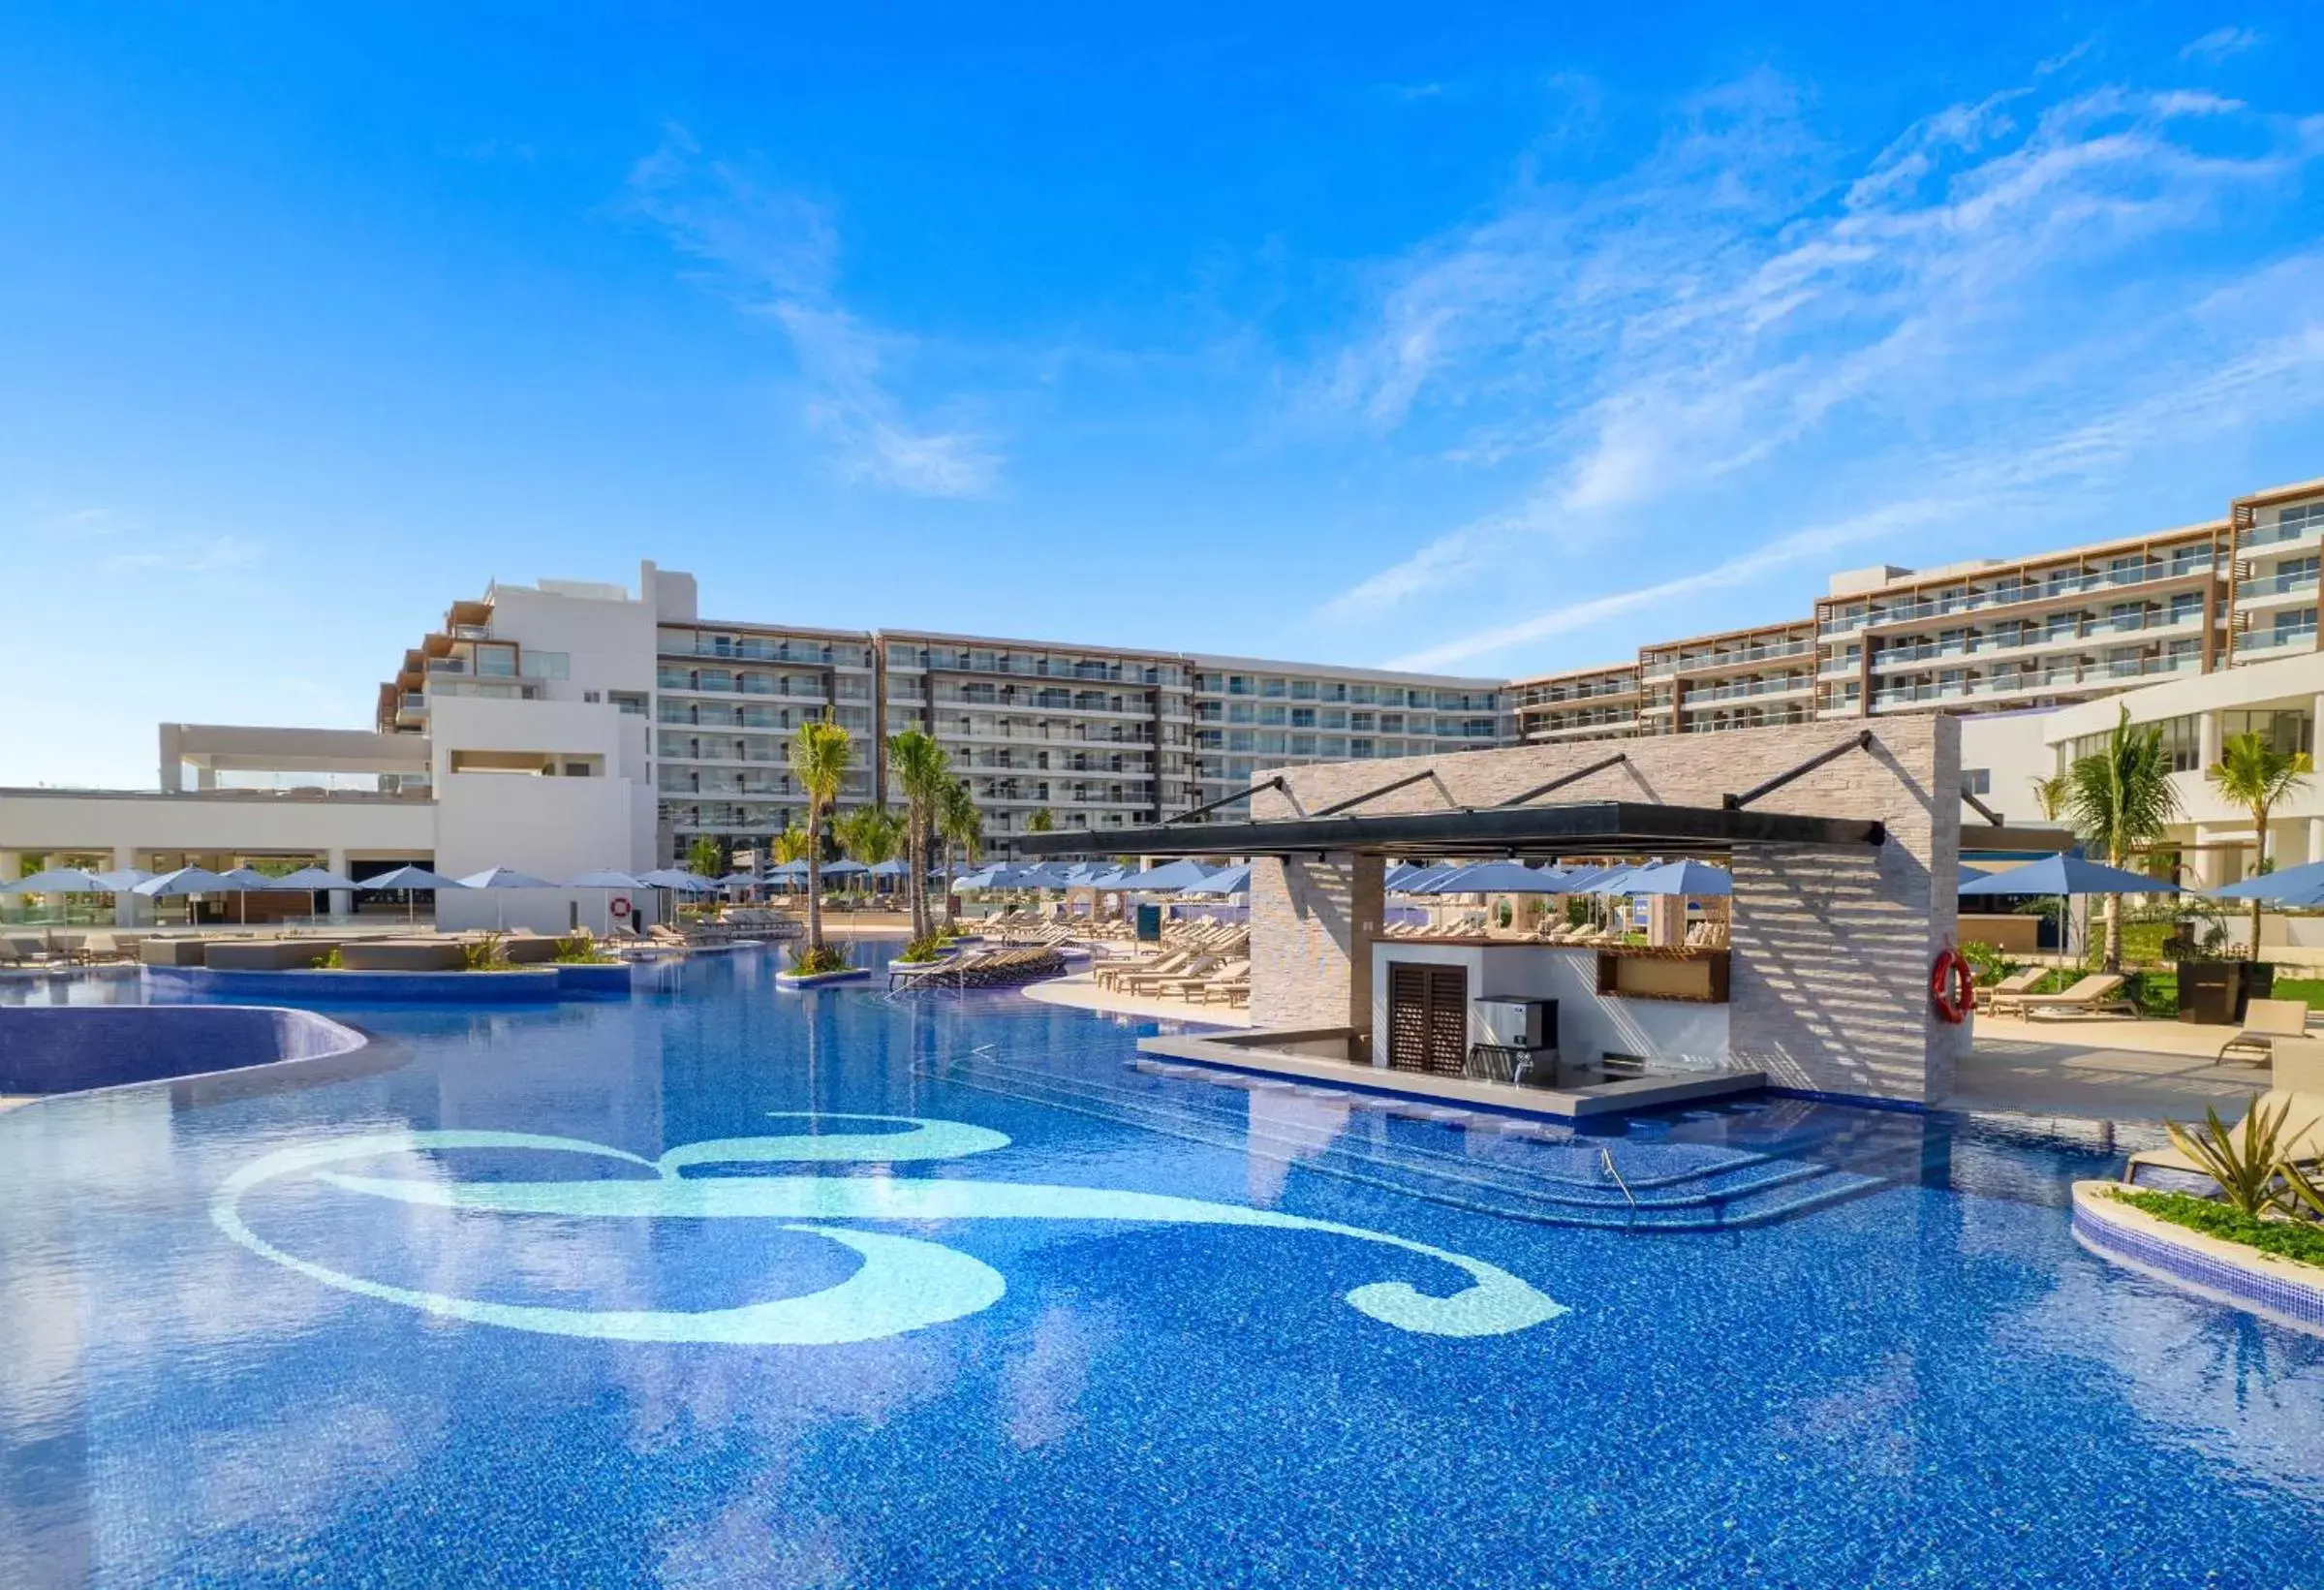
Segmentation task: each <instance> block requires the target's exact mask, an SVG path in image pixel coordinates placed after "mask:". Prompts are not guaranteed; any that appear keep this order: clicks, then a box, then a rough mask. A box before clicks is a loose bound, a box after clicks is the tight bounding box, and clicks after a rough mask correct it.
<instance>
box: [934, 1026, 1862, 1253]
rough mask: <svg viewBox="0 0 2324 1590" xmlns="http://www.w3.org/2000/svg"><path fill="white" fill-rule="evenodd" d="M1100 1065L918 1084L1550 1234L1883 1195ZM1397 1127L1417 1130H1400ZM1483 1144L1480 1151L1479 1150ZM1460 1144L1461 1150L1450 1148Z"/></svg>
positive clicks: (1253, 1086)
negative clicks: (1301, 1124) (957, 1088)
mask: <svg viewBox="0 0 2324 1590" xmlns="http://www.w3.org/2000/svg"><path fill="white" fill-rule="evenodd" d="M1105 1064H1106V1063H1105V1062H1101V1061H1097V1060H1094V1059H1093V1060H1081V1059H1078V1058H1073V1057H1059V1056H1057V1055H1055V1054H1054V1053H1052V1052H1049V1051H1041V1052H1040V1053H1038V1054H1028V1055H1019V1056H1011V1055H1004V1054H992V1053H986V1054H980V1055H977V1056H975V1057H970V1058H964V1059H955V1060H949V1061H944V1062H940V1063H935V1064H928V1065H923V1067H922V1068H921V1072H922V1075H923V1076H927V1077H929V1078H930V1079H932V1080H939V1081H949V1082H955V1083H958V1084H960V1085H962V1086H966V1087H972V1088H976V1089H978V1090H980V1091H987V1092H994V1093H999V1094H1003V1095H1006V1096H1008V1097H1011V1098H1016V1099H1020V1100H1023V1101H1025V1102H1027V1103H1032V1104H1038V1105H1042V1106H1046V1107H1052V1108H1058V1109H1065V1110H1069V1111H1071V1112H1074V1113H1079V1114H1086V1115H1092V1116H1096V1117H1099V1118H1101V1119H1106V1120H1111V1121H1115V1122H1117V1123H1119V1124H1122V1125H1128V1126H1132V1127H1136V1128H1140V1129H1142V1130H1146V1131H1153V1132H1159V1133H1162V1134H1163V1135H1166V1136H1170V1137H1175V1138H1181V1139H1184V1140H1191V1141H1196V1142H1201V1143H1205V1144H1207V1145H1210V1146H1215V1147H1219V1148H1224V1149H1227V1150H1230V1151H1234V1152H1239V1153H1248V1154H1257V1155H1260V1156H1262V1157H1266V1158H1270V1159H1275V1160H1278V1161H1281V1162H1284V1163H1286V1164H1289V1165H1291V1166H1294V1167H1297V1168H1302V1169H1311V1170H1316V1171H1317V1172H1320V1173H1323V1174H1327V1175H1333V1176H1337V1177H1340V1178H1342V1179H1348V1180H1355V1181H1361V1182H1365V1183H1369V1184H1372V1185H1377V1186H1384V1187H1388V1188H1391V1189H1393V1190H1395V1191H1399V1192H1404V1193H1408V1194H1410V1195H1412V1196H1416V1197H1422V1198H1428V1199H1431V1200H1435V1201H1439V1202H1446V1203H1453V1204H1457V1205H1459V1206H1462V1207H1468V1208H1474V1209H1478V1210H1480V1211H1482V1212H1486V1213H1491V1214H1499V1215H1504V1216H1508V1217H1511V1218H1516V1219H1524V1220H1532V1221H1536V1222H1545V1223H1550V1224H1564V1225H1585V1226H1595V1227H1605V1228H1611V1229H1652V1230H1660V1231H1718V1230H1731V1229H1734V1228H1736V1227H1738V1226H1744V1225H1753V1224H1762V1223H1765V1222H1766V1221H1769V1220H1775V1219H1782V1218H1788V1217H1790V1216H1792V1215H1795V1214H1799V1213H1802V1212H1804V1211H1805V1210H1807V1209H1810V1208H1814V1207H1821V1206H1823V1205H1824V1204H1827V1203H1830V1202H1832V1201H1835V1200H1839V1199H1842V1198H1850V1197H1857V1196H1861V1195H1862V1194H1863V1193H1865V1192H1868V1191H1873V1190H1876V1189H1877V1188H1878V1187H1880V1186H1882V1185H1885V1184H1886V1183H1885V1182H1884V1181H1882V1180H1881V1179H1880V1178H1879V1177H1877V1176H1873V1175H1867V1174H1864V1173H1863V1172H1861V1171H1860V1170H1857V1169H1854V1168H1852V1167H1843V1166H1840V1165H1835V1164H1828V1163H1818V1162H1817V1161H1815V1160H1813V1159H1800V1158H1791V1157H1785V1156H1782V1155H1776V1154H1769V1153H1765V1152H1761V1151H1759V1150H1757V1149H1756V1148H1755V1147H1754V1148H1739V1147H1736V1148H1726V1149H1725V1150H1724V1151H1723V1152H1722V1151H1721V1145H1719V1144H1689V1143H1687V1142H1685V1141H1683V1140H1682V1141H1680V1142H1678V1143H1676V1144H1675V1145H1673V1146H1675V1147H1676V1148H1679V1149H1688V1148H1694V1149H1697V1150H1699V1151H1702V1152H1705V1153H1708V1154H1711V1155H1713V1156H1715V1157H1714V1158H1712V1159H1709V1160H1708V1161H1705V1162H1701V1163H1695V1164H1690V1165H1689V1164H1680V1165H1677V1166H1672V1165H1668V1164H1664V1165H1659V1166H1658V1165H1657V1164H1656V1163H1655V1160H1656V1159H1663V1160H1667V1159H1669V1158H1671V1157H1672V1156H1670V1155H1667V1154H1665V1155H1652V1154H1651V1151H1650V1153H1649V1154H1641V1153H1640V1152H1639V1149H1640V1148H1641V1147H1643V1146H1644V1145H1643V1144H1641V1143H1628V1144H1626V1142H1625V1141H1624V1139H1623V1138H1600V1137H1591V1136H1577V1135H1575V1134H1573V1133H1572V1132H1571V1131H1570V1130H1569V1129H1565V1128H1562V1127H1558V1126H1555V1125H1544V1126H1541V1127H1537V1128H1536V1127H1533V1126H1532V1125H1531V1123H1526V1122H1521V1121H1510V1120H1509V1119H1508V1118H1505V1117H1494V1116H1491V1115H1487V1114H1479V1113H1472V1112H1471V1111H1467V1110H1460V1109H1446V1108H1441V1107H1433V1106H1426V1105H1411V1104H1408V1103H1407V1102H1405V1101H1392V1100H1384V1099H1381V1098H1379V1096H1375V1095H1366V1094H1358V1093H1352V1092H1342V1091H1339V1090H1334V1089H1328V1088H1322V1087H1315V1086H1309V1085H1304V1084H1299V1085H1294V1084H1288V1083H1285V1082H1282V1081H1281V1080H1280V1079H1276V1078H1256V1077H1237V1076H1235V1075H1234V1074H1228V1073H1209V1074H1206V1075H1199V1076H1184V1075H1179V1074H1178V1073H1179V1072H1180V1070H1181V1068H1175V1067H1166V1068H1161V1069H1153V1068H1152V1067H1151V1064H1150V1063H1148V1062H1134V1063H1132V1064H1133V1066H1134V1067H1135V1068H1136V1069H1135V1070H1134V1071H1131V1070H1121V1071H1116V1072H1115V1073H1114V1074H1113V1076H1108V1075H1107V1071H1106V1070H1105V1069H1103V1068H1104V1067H1105ZM1197 1070H1199V1068H1197ZM1131 1077H1134V1080H1131V1079H1130V1078H1131ZM1273 1092H1281V1093H1284V1094H1286V1095H1288V1096H1291V1097H1304V1098H1312V1099H1315V1100H1317V1102H1329V1103H1332V1104H1339V1105H1344V1106H1345V1107H1347V1108H1348V1110H1349V1111H1350V1114H1349V1119H1350V1121H1351V1122H1352V1121H1355V1120H1357V1119H1360V1114H1359V1112H1361V1113H1368V1114H1374V1115H1379V1116H1380V1117H1382V1118H1383V1119H1382V1122H1381V1125H1382V1126H1383V1127H1384V1128H1385V1131H1384V1132H1383V1133H1381V1134H1379V1135H1378V1136H1373V1135H1363V1134H1360V1133H1354V1132H1349V1131H1347V1130H1338V1131H1335V1132H1334V1133H1333V1135H1332V1136H1331V1137H1330V1138H1328V1139H1326V1140H1323V1141H1318V1139H1317V1137H1316V1136H1315V1135H1314V1134H1312V1133H1310V1132H1304V1131H1301V1130H1299V1129H1298V1128H1297V1126H1296V1125H1295V1124H1293V1123H1285V1124H1284V1126H1283V1127H1282V1128H1280V1129H1277V1128H1274V1127H1271V1126H1270V1124H1269V1123H1268V1122H1267V1121H1266V1119H1265V1116H1264V1112H1263V1110H1262V1111H1260V1112H1258V1113H1257V1114H1256V1115H1255V1112H1254V1110H1253V1108H1252V1102H1251V1100H1250V1099H1249V1097H1248V1095H1249V1094H1251V1093H1273ZM1399 1121H1404V1122H1409V1123H1410V1124H1409V1125H1403V1126H1401V1127H1400V1126H1399V1125H1398V1124H1397V1123H1398V1122H1399ZM1446 1128H1449V1129H1453V1132H1457V1134H1458V1135H1457V1136H1454V1135H1453V1134H1452V1132H1448V1133H1446V1135H1445V1139H1444V1140H1445V1143H1446V1144H1447V1146H1437V1145H1435V1144H1432V1143H1431V1142H1430V1141H1429V1139H1430V1138H1433V1137H1435V1136H1436V1135H1437V1131H1438V1130H1441V1129H1446ZM1480 1138H1483V1139H1485V1141H1484V1142H1483V1143H1479V1141H1478V1139H1480ZM1383 1139H1384V1140H1383ZM1454 1143H1458V1144H1460V1145H1461V1146H1460V1147H1459V1148H1458V1149H1455V1148H1453V1147H1451V1146H1449V1145H1450V1144H1454ZM1657 1146H1660V1145H1657ZM1480 1149H1481V1150H1482V1151H1481V1152H1480V1151H1479V1150H1480ZM1608 1156H1611V1157H1612V1159H1613V1163H1614V1166H1615V1168H1616V1169H1617V1170H1620V1171H1621V1180H1620V1181H1619V1182H1618V1181H1617V1180H1616V1179H1615V1177H1614V1176H1613V1175H1611V1174H1608V1173H1607V1171H1606V1169H1605V1166H1606V1159H1607V1157H1608ZM1682 1157H1683V1156H1682ZM1626 1159H1627V1160H1628V1161H1629V1162H1630V1164H1629V1168H1628V1169H1623V1164H1624V1161H1625V1160H1626ZM1626 1186H1627V1192H1626Z"/></svg>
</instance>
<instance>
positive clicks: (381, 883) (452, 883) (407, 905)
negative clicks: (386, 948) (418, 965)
mask: <svg viewBox="0 0 2324 1590" xmlns="http://www.w3.org/2000/svg"><path fill="white" fill-rule="evenodd" d="M467 887H468V886H467V885H466V884H463V883H461V882H460V880H458V879H457V878H447V877H445V876H444V875H443V874H442V873H437V872H430V871H429V870H428V869H427V868H425V867H420V866H400V867H397V868H395V869H394V870H393V871H391V872H383V873H381V874H379V875H378V876H377V877H375V878H366V879H364V880H363V881H362V882H361V883H359V884H357V885H356V889H361V890H362V891H363V892H364V893H366V894H376V893H380V892H382V891H384V890H386V889H406V890H410V891H412V893H407V894H406V895H405V897H404V920H406V921H416V920H418V917H419V901H418V899H416V898H414V897H413V896H414V894H416V893H417V891H418V890H420V889H466V888H467Z"/></svg>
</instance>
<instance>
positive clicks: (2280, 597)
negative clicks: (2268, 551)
mask: <svg viewBox="0 0 2324 1590" xmlns="http://www.w3.org/2000/svg"><path fill="white" fill-rule="evenodd" d="M2315 600H2316V571H2315V570H2313V569H2296V570H2291V571H2289V572H2286V573H2283V574H2274V575H2262V576H2260V577H2258V578H2256V579H2242V580H2238V581H2236V586H2235V606H2236V610H2237V611H2239V612H2250V611H2253V610H2255V609H2259V608H2271V609H2272V608H2294V607H2304V606H2313V605H2314V603H2315Z"/></svg>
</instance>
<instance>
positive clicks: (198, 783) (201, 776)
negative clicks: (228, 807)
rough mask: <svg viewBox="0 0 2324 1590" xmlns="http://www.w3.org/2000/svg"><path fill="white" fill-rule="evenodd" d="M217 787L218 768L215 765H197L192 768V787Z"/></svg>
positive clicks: (212, 788) (202, 788)
mask: <svg viewBox="0 0 2324 1590" xmlns="http://www.w3.org/2000/svg"><path fill="white" fill-rule="evenodd" d="M217 787H218V769H217V768H215V767H197V768H195V769H194V788H195V789H197V790H215V789H216V788H217Z"/></svg>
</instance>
